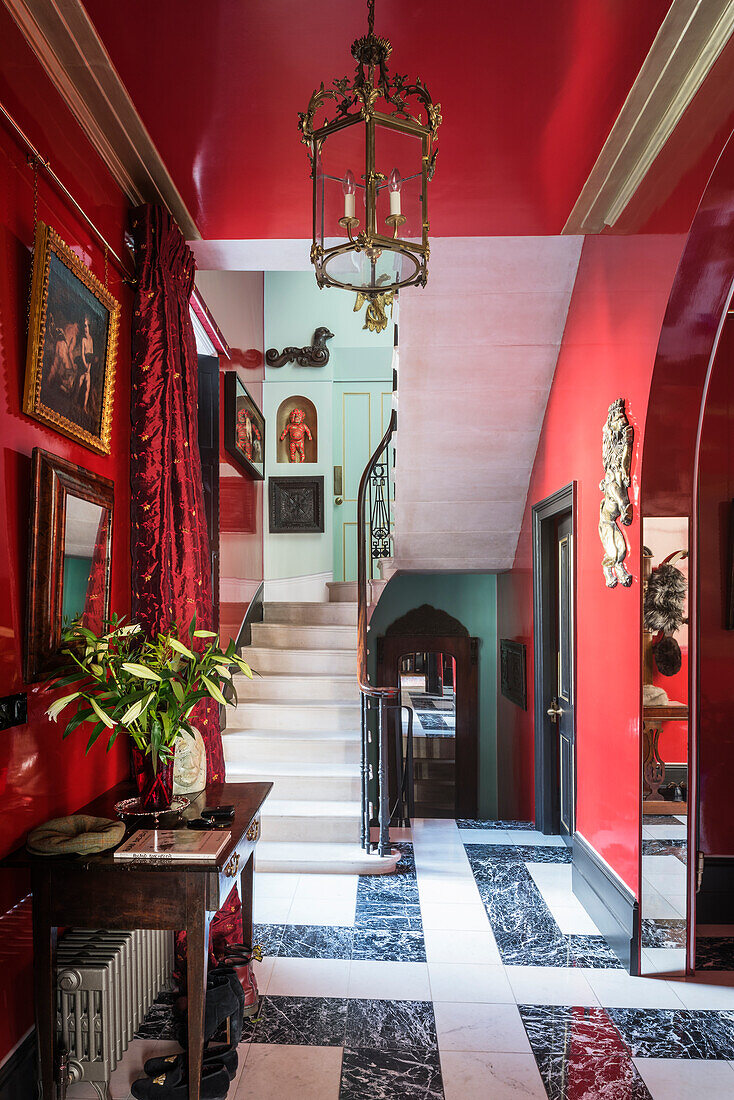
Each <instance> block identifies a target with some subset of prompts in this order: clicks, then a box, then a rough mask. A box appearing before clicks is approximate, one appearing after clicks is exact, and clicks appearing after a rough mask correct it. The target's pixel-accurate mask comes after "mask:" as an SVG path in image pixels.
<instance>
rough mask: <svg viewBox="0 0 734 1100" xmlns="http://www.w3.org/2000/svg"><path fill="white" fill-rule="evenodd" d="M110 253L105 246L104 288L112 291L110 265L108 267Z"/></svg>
mask: <svg viewBox="0 0 734 1100" xmlns="http://www.w3.org/2000/svg"><path fill="white" fill-rule="evenodd" d="M108 253H109V248H108V247H107V245H106V244H105V246H104V288H105V290H109V289H110V288H109V286H108V265H107V257H108Z"/></svg>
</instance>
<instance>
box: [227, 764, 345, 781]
mask: <svg viewBox="0 0 734 1100" xmlns="http://www.w3.org/2000/svg"><path fill="white" fill-rule="evenodd" d="M245 774H248V775H262V777H263V779H281V778H285V777H286V776H287V777H288V778H291V777H292V776H303V777H304V778H308V779H352V778H353V777H354V775H355V771H354V768H353V767H352V766H351V765H349V764H339V763H329V764H319V763H318V761H313V762H312V761H304V762H303V763H298V762H296V763H289V762H288V761H280V760H279V761H277V762H276V763H274V764H257V763H253V762H252V761H247V763H246V764H243V765H231V766H230V769H229V778H231V779H233V780H234V779H235V777H236V776H237V775H245Z"/></svg>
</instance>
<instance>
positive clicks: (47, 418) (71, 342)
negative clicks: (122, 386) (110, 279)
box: [23, 222, 120, 454]
mask: <svg viewBox="0 0 734 1100" xmlns="http://www.w3.org/2000/svg"><path fill="white" fill-rule="evenodd" d="M119 324H120V303H119V302H118V301H117V300H116V299H115V298H113V297H112V295H111V294H110V292H109V291H108V290H107V289H106V288H105V287H104V286H103V285H102V283H101V282H100V281H99V279H97V278H96V276H95V275H93V274H92V272H91V271H90V270H89V268H88V267H86V265H85V264H83V263H82V261H81V260H80V259H79V257H78V256H77V255H76V254H75V253H74V252H72V250H71V249H70V248H69V246H68V245H67V244H65V243H64V241H62V239H61V237H60V236H59V235H58V233H56V232H55V230H53V229H51V227H50V226H48V225H44V223H43V222H39V223H38V227H37V229H36V240H35V248H34V253H33V276H32V280H31V298H30V315H29V319H28V354H27V358H26V375H25V393H24V396H23V411H24V412H25V413H27V414H28V416H32V417H35V419H36V420H40V421H41V422H42V423H44V424H48V426H49V427H51V428H55V429H56V431H57V432H62V433H63V434H64V435H68V436H71V438H72V439H76V440H77V442H78V443H83V444H84V446H85V447H89V448H90V450H92V451H99V453H100V454H109V453H110V434H111V430H112V404H113V397H114V388H115V359H116V356H117V336H118V329H119Z"/></svg>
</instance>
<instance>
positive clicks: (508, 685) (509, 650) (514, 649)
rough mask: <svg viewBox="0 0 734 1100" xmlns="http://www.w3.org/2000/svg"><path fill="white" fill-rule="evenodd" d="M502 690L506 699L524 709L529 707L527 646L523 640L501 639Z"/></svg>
mask: <svg viewBox="0 0 734 1100" xmlns="http://www.w3.org/2000/svg"><path fill="white" fill-rule="evenodd" d="M500 691H501V692H502V694H503V695H504V697H505V699H509V700H510V702H511V703H516V704H517V705H518V707H522V709H523V710H527V708H528V685H527V673H526V663H525V646H524V645H523V643H522V642H510V641H508V640H507V638H502V639H501V640H500Z"/></svg>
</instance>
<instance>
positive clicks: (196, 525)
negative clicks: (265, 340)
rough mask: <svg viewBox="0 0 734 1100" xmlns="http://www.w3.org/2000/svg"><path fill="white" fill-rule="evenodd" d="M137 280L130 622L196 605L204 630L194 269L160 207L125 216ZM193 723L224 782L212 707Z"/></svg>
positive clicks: (212, 774)
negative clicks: (191, 308) (191, 304)
mask: <svg viewBox="0 0 734 1100" xmlns="http://www.w3.org/2000/svg"><path fill="white" fill-rule="evenodd" d="M133 236H134V240H135V256H136V259H137V264H138V272H137V273H138V285H137V291H136V294H135V309H134V314H133V336H132V438H131V446H130V472H131V481H132V504H131V512H132V590H133V620H134V621H135V622H139V623H140V624H141V626H142V627H143V628H144V629H145V630H146V631H147V632H148V633H150V634H155V633H156V632H157V631H158V630H161V629H164V628H165V627H167V626H168V624H169V623H171V622H177V623H178V624H179V627H181V628H188V626H189V623H190V622H191V619H192V616H193V614H194V612H196V622H197V625H198V626H199V627H201V628H202V629H204V630H209V629H212V623H213V612H212V591H211V572H210V568H211V567H210V556H209V536H208V533H207V529H206V516H205V513H204V495H203V488H202V478H201V461H200V459H199V443H198V438H197V431H198V429H197V406H198V366H197V358H196V341H195V338H194V329H193V326H192V324H191V317H190V314H189V299H190V297H191V290H192V287H193V285H194V272H195V270H196V267H195V263H194V257H193V255H192V253H191V250H190V249H189V248H188V247H187V245H186V242H185V240H184V239H183V235H182V233H181V230H180V229H179V228H178V226H177V225H176V223H175V221H174V220H173V218H172V217H171V215H170V214H169V213H168V211H166V210H164V209H163V208H162V207H159V206H142V207H139V208H138V209H137V210H136V211H135V213H134V215H133ZM200 705H201V707H202V710H201V711H199V710H197V711H196V712H195V715H194V718H193V721H194V723H195V725H196V726H197V728H198V729H199V730H200V731H201V735H202V737H203V738H204V743H205V745H206V752H207V777H208V781H209V782H217V781H219V782H222V781H223V780H224V757H223V752H222V737H221V734H220V730H219V708H218V706H217V704H216V703H215V702H214V701H213V700H212V701H211V702H210V703H202V704H200Z"/></svg>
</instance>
